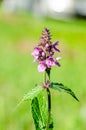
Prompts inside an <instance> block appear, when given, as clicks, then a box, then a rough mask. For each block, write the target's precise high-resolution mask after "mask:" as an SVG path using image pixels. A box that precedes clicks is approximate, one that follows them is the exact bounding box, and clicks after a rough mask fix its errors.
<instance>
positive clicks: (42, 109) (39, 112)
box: [31, 92, 53, 130]
mask: <svg viewBox="0 0 86 130" xmlns="http://www.w3.org/2000/svg"><path fill="white" fill-rule="evenodd" d="M31 107H32V116H33V119H34V124H35V128H36V130H46V124H47V118H48V117H47V115H48V110H47V109H48V108H47V100H46V96H45V94H44V93H42V92H41V93H40V94H39V95H38V96H37V97H34V98H33V99H32V102H31ZM48 130H53V120H52V116H51V117H50V124H49V129H48Z"/></svg>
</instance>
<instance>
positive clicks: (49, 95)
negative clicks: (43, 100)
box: [46, 88, 51, 130]
mask: <svg viewBox="0 0 86 130" xmlns="http://www.w3.org/2000/svg"><path fill="white" fill-rule="evenodd" d="M47 97H48V120H47V126H46V130H48V129H49V124H50V116H51V94H50V90H49V88H47Z"/></svg>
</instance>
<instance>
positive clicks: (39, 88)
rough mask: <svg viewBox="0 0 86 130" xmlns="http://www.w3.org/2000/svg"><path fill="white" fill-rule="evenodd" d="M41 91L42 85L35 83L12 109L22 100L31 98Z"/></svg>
mask: <svg viewBox="0 0 86 130" xmlns="http://www.w3.org/2000/svg"><path fill="white" fill-rule="evenodd" d="M41 91H42V87H41V86H40V85H36V87H35V88H33V89H32V90H31V91H29V92H28V93H26V94H25V95H24V97H23V98H22V99H21V101H20V102H19V103H18V104H17V106H16V107H15V108H14V110H13V111H15V110H16V109H17V108H18V107H19V106H20V105H21V104H22V103H23V102H24V101H26V100H29V99H32V98H33V97H35V96H37V95H38V94H39V93H40V92H41Z"/></svg>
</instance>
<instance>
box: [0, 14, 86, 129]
mask: <svg viewBox="0 0 86 130" xmlns="http://www.w3.org/2000/svg"><path fill="white" fill-rule="evenodd" d="M44 27H47V28H49V29H50V31H51V34H52V41H53V42H55V41H56V40H59V41H60V44H59V49H60V50H61V53H60V54H59V55H61V56H62V60H61V61H60V63H61V67H60V68H58V67H54V68H53V69H52V74H51V80H52V81H57V82H62V83H63V84H65V85H66V86H68V87H69V88H71V89H72V90H73V91H74V92H75V94H76V96H77V97H78V98H79V100H80V102H77V101H75V100H74V99H73V98H72V97H71V96H70V95H68V94H65V93H59V92H56V91H54V90H53V91H52V92H51V93H52V113H53V119H54V130H85V129H86V21H85V20H81V19H73V20H69V21H62V20H53V19H50V18H44V19H43V18H42V19H40V18H36V17H33V15H31V14H27V13H22V14H21V13H16V14H5V13H0V130H35V128H34V123H33V119H32V115H31V107H30V103H31V101H26V102H24V103H22V105H21V106H20V107H19V108H18V109H17V110H16V111H15V112H13V110H14V108H15V107H16V105H17V104H18V103H19V101H20V100H21V99H22V97H23V95H24V94H25V93H27V92H28V91H30V90H31V88H34V86H35V84H36V83H39V84H41V83H42V80H43V77H42V76H43V75H42V74H41V73H39V72H37V64H36V63H35V64H33V57H32V56H31V52H32V51H33V47H34V46H35V45H37V44H38V43H39V38H40V36H41V32H42V30H43V28H44Z"/></svg>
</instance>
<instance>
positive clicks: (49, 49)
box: [18, 28, 79, 130]
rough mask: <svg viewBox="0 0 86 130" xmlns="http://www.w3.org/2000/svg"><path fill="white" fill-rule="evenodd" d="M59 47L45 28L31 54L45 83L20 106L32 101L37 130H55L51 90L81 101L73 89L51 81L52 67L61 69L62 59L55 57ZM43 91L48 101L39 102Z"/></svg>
mask: <svg viewBox="0 0 86 130" xmlns="http://www.w3.org/2000/svg"><path fill="white" fill-rule="evenodd" d="M58 45H59V41H56V42H55V43H52V41H51V34H50V31H49V29H47V28H44V30H43V31H42V35H41V37H40V41H39V44H38V45H37V46H35V47H34V51H33V52H32V54H31V55H32V56H33V57H34V61H33V62H38V72H41V73H43V74H44V75H43V76H44V78H43V79H44V80H43V83H42V84H41V85H36V86H35V88H33V89H32V90H31V91H30V92H28V93H27V94H26V95H25V96H24V97H23V99H22V100H21V102H20V103H19V104H18V106H19V105H20V104H21V103H22V102H23V101H24V100H28V99H31V108H32V116H33V119H34V124H35V128H36V130H53V119H52V117H51V105H52V103H51V92H50V91H51V90H50V89H55V90H58V91H59V90H60V91H64V92H66V93H68V94H70V95H71V96H72V97H74V98H75V99H76V100H77V101H79V100H78V99H77V97H76V96H75V94H74V92H73V91H72V90H71V89H69V88H67V87H66V86H64V85H63V84H62V83H58V82H52V81H51V79H50V75H51V69H52V67H53V66H58V67H60V63H59V60H60V59H61V57H59V56H58V57H55V53H59V52H60V50H59V49H58V48H57V46H58ZM43 90H45V92H46V94H47V97H45V98H46V100H42V98H40V100H39V95H42V92H43ZM42 96H43V95H42ZM45 101H46V102H47V104H46V103H45ZM40 104H41V105H40Z"/></svg>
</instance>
